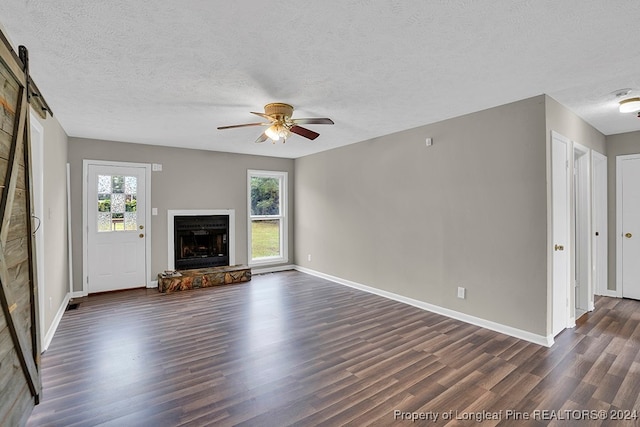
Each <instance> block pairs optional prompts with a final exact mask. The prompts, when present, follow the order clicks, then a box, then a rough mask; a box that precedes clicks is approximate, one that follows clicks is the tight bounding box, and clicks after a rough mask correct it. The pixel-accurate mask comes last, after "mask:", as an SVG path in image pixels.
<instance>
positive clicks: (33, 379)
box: [0, 33, 40, 426]
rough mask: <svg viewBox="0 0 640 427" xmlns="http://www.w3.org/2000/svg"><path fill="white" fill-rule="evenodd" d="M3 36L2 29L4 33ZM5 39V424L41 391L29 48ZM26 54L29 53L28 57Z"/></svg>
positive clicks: (1, 320) (1, 181) (20, 416)
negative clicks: (18, 47) (12, 46)
mask: <svg viewBox="0 0 640 427" xmlns="http://www.w3.org/2000/svg"><path fill="white" fill-rule="evenodd" d="M0 35H1V33H0ZM20 55H21V56H20V58H17V57H16V55H15V53H14V52H13V51H11V50H10V47H9V44H8V43H7V41H6V39H5V38H4V36H2V37H0V191H1V199H0V305H1V306H2V310H1V313H0V425H2V426H20V425H23V424H24V423H25V422H26V420H27V418H28V416H29V414H30V413H31V409H32V408H33V405H34V404H37V403H38V396H39V394H40V375H39V367H38V363H39V353H40V349H39V339H38V338H39V330H38V311H37V309H36V308H37V287H36V283H35V275H34V270H33V266H34V260H33V256H32V253H33V234H32V231H33V230H32V221H31V192H30V189H29V186H30V184H29V179H30V169H29V157H30V156H29V148H28V147H29V143H28V140H29V131H28V129H29V103H28V96H29V95H30V94H29V93H27V91H28V90H27V87H28V86H29V82H28V80H29V79H28V77H27V76H28V72H27V64H28V60H27V57H26V49H24V50H23V49H22V48H21V50H20ZM23 55H24V56H23Z"/></svg>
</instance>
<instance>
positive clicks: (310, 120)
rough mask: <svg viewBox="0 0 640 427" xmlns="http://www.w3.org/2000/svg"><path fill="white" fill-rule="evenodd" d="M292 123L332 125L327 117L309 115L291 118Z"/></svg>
mask: <svg viewBox="0 0 640 427" xmlns="http://www.w3.org/2000/svg"><path fill="white" fill-rule="evenodd" d="M291 121H292V122H293V123H296V124H303V125H332V124H334V123H333V120H331V119H329V118H327V117H309V118H306V119H293V120H291Z"/></svg>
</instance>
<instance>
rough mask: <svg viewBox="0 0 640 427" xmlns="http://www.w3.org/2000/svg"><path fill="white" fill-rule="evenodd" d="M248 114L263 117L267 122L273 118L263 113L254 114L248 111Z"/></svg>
mask: <svg viewBox="0 0 640 427" xmlns="http://www.w3.org/2000/svg"><path fill="white" fill-rule="evenodd" d="M250 113H251V114H255V115H256V116H260V117H264V118H265V119H267V120H269V121H270V122H272V121H273V117H271V116H267V115H266V114H265V113H256V112H255V111H250Z"/></svg>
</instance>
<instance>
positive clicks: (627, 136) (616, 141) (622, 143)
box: [607, 132, 640, 290]
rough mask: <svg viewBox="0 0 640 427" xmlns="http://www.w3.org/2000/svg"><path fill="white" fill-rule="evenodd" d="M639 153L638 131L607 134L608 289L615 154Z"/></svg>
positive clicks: (612, 278) (612, 276)
mask: <svg viewBox="0 0 640 427" xmlns="http://www.w3.org/2000/svg"><path fill="white" fill-rule="evenodd" d="M638 153H640V132H629V133H621V134H618V135H610V136H607V175H608V179H607V197H608V199H609V211H608V213H607V215H608V218H607V219H608V222H609V229H608V232H609V246H608V250H609V265H608V269H609V289H613V290H615V289H616V215H617V211H616V156H621V155H624V154H638Z"/></svg>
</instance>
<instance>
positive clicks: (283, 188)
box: [247, 169, 289, 266]
mask: <svg viewBox="0 0 640 427" xmlns="http://www.w3.org/2000/svg"><path fill="white" fill-rule="evenodd" d="M288 175H289V174H288V172H280V171H264V170H254V169H248V170H247V259H248V264H249V266H263V265H273V264H283V263H287V262H289V239H288V226H287V224H288V215H287V212H288V197H289V195H288V193H289V187H288ZM252 177H260V178H276V179H278V180H279V181H280V215H260V216H255V217H254V216H252V215H251V178H252ZM254 218H255V219H264V220H268V219H279V220H280V256H277V257H265V258H260V259H252V256H253V255H252V253H251V237H252V236H251V224H252V222H253V219H254Z"/></svg>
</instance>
